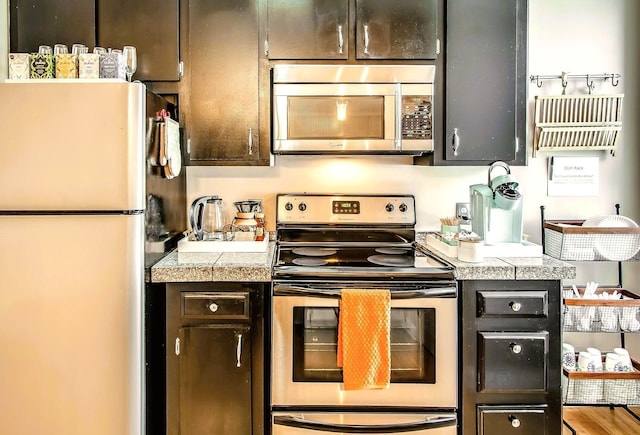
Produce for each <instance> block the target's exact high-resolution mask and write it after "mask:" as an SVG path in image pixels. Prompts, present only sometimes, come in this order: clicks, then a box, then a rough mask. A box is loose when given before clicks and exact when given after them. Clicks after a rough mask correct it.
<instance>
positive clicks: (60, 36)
mask: <svg viewBox="0 0 640 435" xmlns="http://www.w3.org/2000/svg"><path fill="white" fill-rule="evenodd" d="M10 6H11V9H10V12H9V14H10V22H11V25H10V39H11V44H10V46H11V52H13V53H33V52H37V51H38V46H39V45H50V46H51V47H53V46H54V45H55V44H65V45H67V47H68V48H69V50H71V46H72V45H73V44H76V43H78V44H84V45H86V46H88V47H90V48H93V46H94V45H95V42H96V38H95V32H94V26H95V17H96V8H95V1H94V0H11V1H10Z"/></svg>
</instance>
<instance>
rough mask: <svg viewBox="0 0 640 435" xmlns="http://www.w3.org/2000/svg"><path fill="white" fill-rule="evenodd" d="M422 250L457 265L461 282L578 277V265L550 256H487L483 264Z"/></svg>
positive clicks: (420, 235) (419, 236) (421, 235)
mask: <svg viewBox="0 0 640 435" xmlns="http://www.w3.org/2000/svg"><path fill="white" fill-rule="evenodd" d="M425 236H426V235H425V234H418V235H417V236H416V239H417V241H418V242H419V243H421V244H422V243H424V239H425ZM423 247H424V248H425V249H427V250H428V251H430V252H432V253H433V254H434V255H435V256H436V257H439V258H442V259H443V260H446V261H447V262H449V263H451V264H452V265H453V266H455V268H456V273H457V278H458V279H459V280H483V279H498V280H500V279H502V280H507V279H515V280H535V279H540V280H547V279H550V280H555V279H573V278H575V277H576V267H575V265H573V264H570V263H566V262H564V261H561V260H556V259H555V258H552V257H549V256H548V255H543V256H542V257H486V258H485V259H484V261H482V262H481V263H467V262H464V261H460V260H458V259H457V258H452V257H448V256H446V255H444V254H442V253H441V252H439V251H436V250H433V249H430V248H429V247H427V246H424V245H423Z"/></svg>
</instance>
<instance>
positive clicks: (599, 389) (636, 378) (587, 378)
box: [562, 360, 640, 405]
mask: <svg viewBox="0 0 640 435" xmlns="http://www.w3.org/2000/svg"><path fill="white" fill-rule="evenodd" d="M631 362H632V363H633V367H634V370H633V371H631V372H606V371H602V372H580V371H575V370H567V369H566V368H563V369H562V402H563V403H564V404H565V405H584V404H592V405H638V404H640V366H639V365H638V362H637V361H635V360H632V361H631Z"/></svg>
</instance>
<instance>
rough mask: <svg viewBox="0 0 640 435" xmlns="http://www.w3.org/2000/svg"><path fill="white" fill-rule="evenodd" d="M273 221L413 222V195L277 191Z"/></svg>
mask: <svg viewBox="0 0 640 435" xmlns="http://www.w3.org/2000/svg"><path fill="white" fill-rule="evenodd" d="M276 222H277V223H281V224H320V225H322V224H342V223H344V224H363V225H364V224H372V225H389V224H391V225H415V223H416V212H415V198H414V197H413V195H311V194H280V195H278V196H277V198H276Z"/></svg>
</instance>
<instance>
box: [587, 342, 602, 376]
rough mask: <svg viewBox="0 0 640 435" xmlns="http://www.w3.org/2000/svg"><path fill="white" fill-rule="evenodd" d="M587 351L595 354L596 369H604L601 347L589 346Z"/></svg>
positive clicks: (594, 363)
mask: <svg viewBox="0 0 640 435" xmlns="http://www.w3.org/2000/svg"><path fill="white" fill-rule="evenodd" d="M587 352H589V353H590V354H591V355H593V365H594V366H595V368H596V371H598V370H602V353H601V352H600V349H596V348H595V347H588V348H587Z"/></svg>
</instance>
